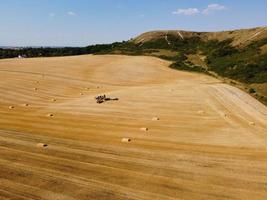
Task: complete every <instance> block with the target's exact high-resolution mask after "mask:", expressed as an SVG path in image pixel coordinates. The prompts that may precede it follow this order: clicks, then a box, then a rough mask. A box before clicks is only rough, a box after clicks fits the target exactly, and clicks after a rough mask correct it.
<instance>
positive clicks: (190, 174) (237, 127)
mask: <svg viewBox="0 0 267 200" xmlns="http://www.w3.org/2000/svg"><path fill="white" fill-rule="evenodd" d="M168 65H169V63H168V62H166V61H163V60H160V59H157V58H152V57H129V56H109V55H106V56H92V55H88V56H76V57H61V58H34V59H6V60H0V199H13V200H16V199H21V200H24V199H25V200H29V199H34V200H39V199H40V200H41V199H42V200H43V199H44V200H54V199H57V200H77V199H81V200H87V199H100V200H103V199H107V200H112V199H114V200H118V199H122V200H126V199H136V200H137V199H138V200H139V199H146V200H152V199H153V200H154V199H158V200H174V199H188V200H193V199H205V200H207V199H222V200H225V199H248V200H252V199H255V200H260V199H262V200H266V199H267V108H266V107H265V106H264V105H262V104H261V103H259V102H258V101H256V100H255V99H253V98H252V97H251V96H249V95H248V94H246V93H244V92H242V91H241V90H239V89H236V88H234V87H232V86H229V85H225V84H223V83H221V82H220V81H219V80H216V79H215V78H212V77H209V76H205V75H201V74H192V73H187V72H180V71H175V70H172V69H170V68H168ZM99 94H106V95H107V96H109V97H112V98H113V97H114V98H119V101H109V102H105V103H103V104H97V103H96V101H95V99H94V97H95V96H97V95H99ZM155 117H156V118H158V119H159V120H152V119H153V118H155ZM142 128H143V129H142ZM146 128H147V129H148V130H147V131H146ZM144 130H145V131H144ZM122 138H130V139H131V142H129V143H123V142H121V140H122ZM40 143H43V144H47V145H48V146H47V147H40V146H41V145H40Z"/></svg>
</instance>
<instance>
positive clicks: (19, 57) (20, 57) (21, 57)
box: [18, 55, 27, 59]
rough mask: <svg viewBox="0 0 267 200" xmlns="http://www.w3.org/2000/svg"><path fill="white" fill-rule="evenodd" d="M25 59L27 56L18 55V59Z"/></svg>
mask: <svg viewBox="0 0 267 200" xmlns="http://www.w3.org/2000/svg"><path fill="white" fill-rule="evenodd" d="M23 58H27V56H26V55H18V59H23Z"/></svg>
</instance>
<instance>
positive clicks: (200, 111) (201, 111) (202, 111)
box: [197, 110, 205, 114]
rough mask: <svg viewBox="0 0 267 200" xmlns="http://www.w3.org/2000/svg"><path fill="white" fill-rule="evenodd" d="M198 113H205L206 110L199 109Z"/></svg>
mask: <svg viewBox="0 0 267 200" xmlns="http://www.w3.org/2000/svg"><path fill="white" fill-rule="evenodd" d="M197 113H198V114H204V113H205V111H204V110H199V111H197Z"/></svg>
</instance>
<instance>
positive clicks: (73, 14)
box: [67, 11, 77, 16]
mask: <svg viewBox="0 0 267 200" xmlns="http://www.w3.org/2000/svg"><path fill="white" fill-rule="evenodd" d="M67 14H68V15H69V16H76V15H77V14H76V13H75V12H73V11H69V12H67Z"/></svg>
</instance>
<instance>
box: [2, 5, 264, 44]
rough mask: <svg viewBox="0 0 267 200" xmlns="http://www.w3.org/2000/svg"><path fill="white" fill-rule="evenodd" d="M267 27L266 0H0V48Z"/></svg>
mask: <svg viewBox="0 0 267 200" xmlns="http://www.w3.org/2000/svg"><path fill="white" fill-rule="evenodd" d="M266 25H267V1H266V0H253V1H252V0H0V46H86V45H89V44H95V43H109V42H114V41H122V40H127V39H129V38H131V37H134V36H136V35H138V34H140V33H142V32H146V31H150V30H159V29H184V30H195V31H218V30H227V29H237V28H248V27H256V26H266Z"/></svg>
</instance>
